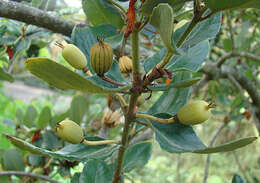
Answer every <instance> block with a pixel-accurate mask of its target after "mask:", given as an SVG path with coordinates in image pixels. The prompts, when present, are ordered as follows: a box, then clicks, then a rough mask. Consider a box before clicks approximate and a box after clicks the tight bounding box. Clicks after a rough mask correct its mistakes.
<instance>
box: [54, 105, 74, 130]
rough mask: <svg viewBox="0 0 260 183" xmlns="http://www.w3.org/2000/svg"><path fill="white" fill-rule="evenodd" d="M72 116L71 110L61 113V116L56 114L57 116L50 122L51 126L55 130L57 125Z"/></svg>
mask: <svg viewBox="0 0 260 183" xmlns="http://www.w3.org/2000/svg"><path fill="white" fill-rule="evenodd" d="M69 116H70V109H68V110H67V111H65V112H63V113H61V114H56V115H55V116H53V117H52V119H51V121H50V126H51V127H52V128H54V127H55V126H56V124H57V123H59V122H61V121H63V120H64V119H66V118H68V117H69Z"/></svg>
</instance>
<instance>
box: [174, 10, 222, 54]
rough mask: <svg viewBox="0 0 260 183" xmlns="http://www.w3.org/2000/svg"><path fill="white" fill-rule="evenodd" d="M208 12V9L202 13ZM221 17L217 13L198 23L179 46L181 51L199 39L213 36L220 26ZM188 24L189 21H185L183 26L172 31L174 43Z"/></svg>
mask: <svg viewBox="0 0 260 183" xmlns="http://www.w3.org/2000/svg"><path fill="white" fill-rule="evenodd" d="M208 13H209V11H207V12H205V13H204V14H208ZM221 17H222V14H221V13H217V14H215V15H213V16H212V17H210V18H208V19H206V20H204V21H202V22H200V23H198V24H197V25H196V26H195V27H194V28H193V30H192V31H191V33H190V34H189V35H188V37H187V38H186V39H185V41H184V42H183V43H182V45H181V46H180V48H181V49H182V51H186V50H188V49H189V48H191V47H193V46H195V45H196V44H198V43H200V42H201V41H204V40H208V39H213V38H215V37H216V35H217V33H218V32H219V30H220V27H221ZM188 25H189V23H186V24H185V25H184V26H182V27H181V28H179V29H177V30H176V31H175V32H174V36H173V38H174V43H177V41H178V40H179V39H180V37H181V35H182V34H183V33H184V31H185V30H186V29H187V27H188Z"/></svg>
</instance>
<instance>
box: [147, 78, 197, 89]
mask: <svg viewBox="0 0 260 183" xmlns="http://www.w3.org/2000/svg"><path fill="white" fill-rule="evenodd" d="M200 79H201V78H198V77H196V78H189V79H184V80H180V81H175V80H172V81H171V83H170V84H168V85H167V84H156V85H152V86H148V88H149V89H150V90H153V91H167V90H169V89H170V88H186V87H189V86H192V85H194V84H196V83H197V82H198V81H200Z"/></svg>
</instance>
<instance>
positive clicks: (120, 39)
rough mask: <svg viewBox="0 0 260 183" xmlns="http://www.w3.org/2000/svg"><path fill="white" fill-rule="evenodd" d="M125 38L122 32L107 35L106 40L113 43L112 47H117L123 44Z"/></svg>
mask: <svg viewBox="0 0 260 183" xmlns="http://www.w3.org/2000/svg"><path fill="white" fill-rule="evenodd" d="M123 38H124V34H123V33H121V34H117V35H114V36H110V37H107V38H106V39H105V42H106V43H109V44H110V45H111V47H112V49H116V48H118V47H119V46H120V45H121V44H122V42H123Z"/></svg>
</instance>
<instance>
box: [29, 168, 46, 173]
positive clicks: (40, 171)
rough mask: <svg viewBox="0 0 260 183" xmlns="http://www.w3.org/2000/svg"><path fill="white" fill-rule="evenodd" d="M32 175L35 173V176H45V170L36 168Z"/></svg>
mask: <svg viewBox="0 0 260 183" xmlns="http://www.w3.org/2000/svg"><path fill="white" fill-rule="evenodd" d="M32 173H35V174H44V169H43V168H41V167H38V168H35V169H34V170H33V171H32Z"/></svg>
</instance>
